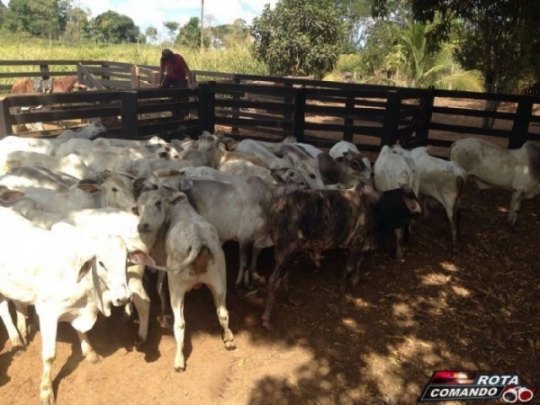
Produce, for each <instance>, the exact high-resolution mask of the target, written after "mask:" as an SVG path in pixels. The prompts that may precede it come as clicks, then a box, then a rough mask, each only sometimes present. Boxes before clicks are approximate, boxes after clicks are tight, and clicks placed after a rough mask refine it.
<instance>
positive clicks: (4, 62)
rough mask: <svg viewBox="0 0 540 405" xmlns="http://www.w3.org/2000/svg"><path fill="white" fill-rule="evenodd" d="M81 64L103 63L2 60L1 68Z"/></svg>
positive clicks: (88, 61) (97, 62) (87, 61)
mask: <svg viewBox="0 0 540 405" xmlns="http://www.w3.org/2000/svg"><path fill="white" fill-rule="evenodd" d="M79 62H81V63H82V64H84V65H96V64H101V63H102V61H93V60H72V59H52V60H42V59H28V60H0V66H25V65H26V66H31V65H34V66H39V65H43V64H47V65H49V66H51V65H73V66H76V65H77V63H79Z"/></svg>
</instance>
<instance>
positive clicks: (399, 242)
mask: <svg viewBox="0 0 540 405" xmlns="http://www.w3.org/2000/svg"><path fill="white" fill-rule="evenodd" d="M395 234H396V257H397V259H398V260H400V261H404V259H403V252H404V248H403V247H404V242H403V241H404V234H405V231H404V229H403V228H397V229H396V230H395Z"/></svg>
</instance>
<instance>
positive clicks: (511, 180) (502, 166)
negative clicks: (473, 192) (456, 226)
mask: <svg viewBox="0 0 540 405" xmlns="http://www.w3.org/2000/svg"><path fill="white" fill-rule="evenodd" d="M450 159H451V160H453V161H454V162H456V163H458V164H459V165H460V166H461V167H462V168H463V169H464V170H465V172H466V173H467V176H470V177H472V178H474V179H475V180H476V183H477V184H478V186H479V187H480V188H481V189H483V188H487V187H490V186H495V187H500V188H503V189H505V190H509V191H512V192H513V194H512V200H511V203H510V213H509V215H508V221H509V222H510V224H511V225H514V224H515V223H516V219H517V214H518V211H519V209H520V207H521V201H522V200H523V199H524V198H526V199H529V198H533V197H535V196H537V195H539V194H540V148H539V147H538V146H536V145H535V144H533V143H532V142H525V144H523V146H522V147H521V148H519V149H506V148H501V147H500V146H497V145H494V144H493V143H490V142H485V141H482V140H480V139H476V138H466V139H460V140H458V141H456V142H454V143H453V145H452V147H451V148H450Z"/></svg>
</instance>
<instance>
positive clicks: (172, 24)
mask: <svg viewBox="0 0 540 405" xmlns="http://www.w3.org/2000/svg"><path fill="white" fill-rule="evenodd" d="M163 25H164V26H165V28H167V30H168V31H169V38H170V39H171V46H172V44H173V43H174V37H175V36H176V31H177V30H178V27H179V26H180V24H178V23H177V22H176V21H164V22H163Z"/></svg>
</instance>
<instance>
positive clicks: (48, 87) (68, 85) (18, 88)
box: [11, 76, 86, 94]
mask: <svg viewBox="0 0 540 405" xmlns="http://www.w3.org/2000/svg"><path fill="white" fill-rule="evenodd" d="M75 89H86V86H85V85H83V84H81V83H79V81H78V79H77V76H64V77H59V78H57V79H54V78H50V79H47V80H44V79H39V78H33V79H32V78H25V79H21V80H18V81H17V82H15V83H14V84H13V86H12V87H11V93H13V94H28V93H63V92H69V91H73V90H75Z"/></svg>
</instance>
